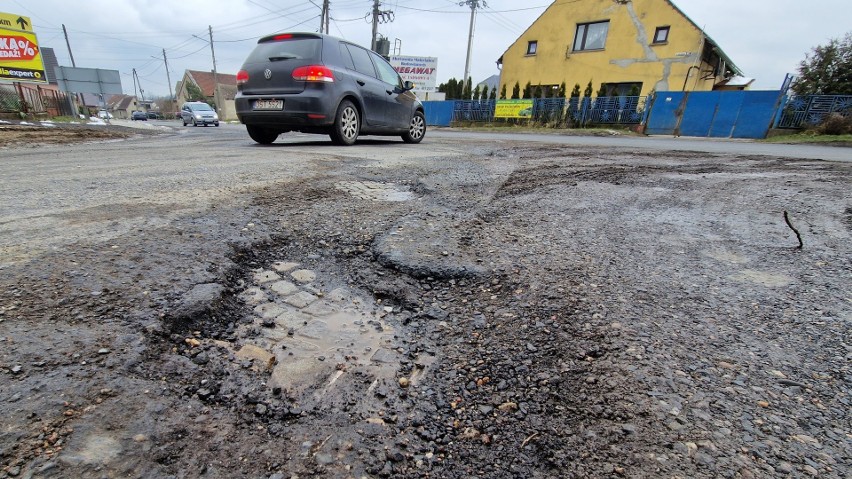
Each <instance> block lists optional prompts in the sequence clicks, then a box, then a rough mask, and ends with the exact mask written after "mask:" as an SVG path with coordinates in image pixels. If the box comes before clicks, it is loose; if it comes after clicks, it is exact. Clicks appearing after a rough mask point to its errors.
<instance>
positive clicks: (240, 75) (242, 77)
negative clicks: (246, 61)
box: [237, 70, 249, 85]
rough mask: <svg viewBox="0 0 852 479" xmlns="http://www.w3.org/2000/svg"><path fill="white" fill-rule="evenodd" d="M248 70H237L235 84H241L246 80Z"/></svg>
mask: <svg viewBox="0 0 852 479" xmlns="http://www.w3.org/2000/svg"><path fill="white" fill-rule="evenodd" d="M248 78H249V77H248V72H247V71H245V70H240V71H238V72H237V85H242V84H243V83H247V82H248Z"/></svg>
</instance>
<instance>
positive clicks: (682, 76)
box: [497, 0, 751, 98]
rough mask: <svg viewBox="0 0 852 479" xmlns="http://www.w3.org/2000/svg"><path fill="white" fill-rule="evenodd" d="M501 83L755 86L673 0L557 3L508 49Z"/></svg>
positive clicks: (639, 88) (648, 88)
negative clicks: (751, 84)
mask: <svg viewBox="0 0 852 479" xmlns="http://www.w3.org/2000/svg"><path fill="white" fill-rule="evenodd" d="M497 63H498V65H502V74H501V78H500V85H501V88H502V87H504V86H505V88H506V97H507V98H508V97H511V95H512V91H513V89H514V87H515V84H516V83H517V84H518V85H520V88H521V92H522V93H523V89H524V87H525V85H526V84H527V83H530V84H531V85H533V86H536V85H541V86H542V88H543V89H545V90H548V89H549V90H550V91H549V92H548V93H545V95H547V96H555V93H556V90H557V89H558V88H559V85H560V84H561V83H562V82H565V85H566V89H567V90H568V92H569V93H570V91H571V90H572V89H573V87H574V85H580V88H581V90H584V89H585V88H586V86H587V85H588V83H589V81H591V82H592V86H593V89H594V91H595V92H598V91H603V92H605V93H606V96H611V95H647V94H649V93H650V92H652V91H681V90H686V91H707V90H713V89H732V88H733V89H745V88H746V87H747V86H748V84H750V83H751V80H750V79H747V78H743V77H742V76H741V75H742V72H741V71H740V69H739V68H737V66H736V65H734V63H733V62H732V61H731V59H730V58H728V56H727V55H726V54H725V53H724V52H723V51H722V49H721V48H719V46H718V45H717V44H716V43H715V42H714V41H713V40H712V39H710V37H708V36H707V35H706V34H705V33H704V32H703V31H702V30H701V29H700V28H699V27H698V25H696V24H695V23H694V22H693V21H692V20H690V19H689V17H687V16H686V15H685V14H684V13H683V12H682V11H680V9H678V8H677V6H675V4H674V3H672V2H671V1H669V0H556V1H554V2H553V4H552V5H550V6H549V7H548V8H547V10H545V11H544V13H542V14H541V16H540V17H539V18H538V19H537V20H536V21H535V22H533V24H532V25H531V26H530V27H529V28H528V29H527V30H526V31H525V32H524V33H523V34H522V35H521V36H520V38H518V39H517V40H515V42H514V43H512V45H511V46H510V47H509V49H508V50H506V52H505V53H503V56H501V57H500V59H499V60H498V61H497Z"/></svg>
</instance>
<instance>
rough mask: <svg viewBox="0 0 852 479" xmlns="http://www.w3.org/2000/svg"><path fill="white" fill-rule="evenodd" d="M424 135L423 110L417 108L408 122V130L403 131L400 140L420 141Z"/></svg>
mask: <svg viewBox="0 0 852 479" xmlns="http://www.w3.org/2000/svg"><path fill="white" fill-rule="evenodd" d="M424 136H426V117H425V116H423V112H422V111H420V110H418V111H415V112H414V115H412V116H411V122H410V123H409V124H408V131H406V132H405V133H403V135H402V141H404V142H406V143H420V142H421V141H423V137H424Z"/></svg>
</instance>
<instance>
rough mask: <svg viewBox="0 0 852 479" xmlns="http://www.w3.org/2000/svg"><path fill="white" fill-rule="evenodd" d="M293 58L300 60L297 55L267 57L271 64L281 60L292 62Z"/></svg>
mask: <svg viewBox="0 0 852 479" xmlns="http://www.w3.org/2000/svg"><path fill="white" fill-rule="evenodd" d="M294 58H301V57H299V56H298V55H278V56H274V57H269V61H271V62H279V61H281V60H292V59H294Z"/></svg>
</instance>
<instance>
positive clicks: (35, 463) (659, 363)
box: [0, 125, 852, 478]
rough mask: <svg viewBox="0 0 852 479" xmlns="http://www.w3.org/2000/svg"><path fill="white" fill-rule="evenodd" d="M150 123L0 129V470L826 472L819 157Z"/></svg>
mask: <svg viewBox="0 0 852 479" xmlns="http://www.w3.org/2000/svg"><path fill="white" fill-rule="evenodd" d="M178 131H179V132H180V134H167V135H147V136H144V137H132V138H130V139H127V140H123V141H119V142H110V143H96V144H85V145H64V146H62V147H55V146H40V147H37V148H19V149H16V148H10V149H6V150H4V158H3V161H2V163H0V179H2V182H3V189H2V192H0V197H2V202H0V211H2V214H0V384H2V388H0V418H2V419H0V478H6V477H34V478H36V477H38V478H41V477H44V478H53V477H56V478H60V477H97V478H100V477H139V478H163V477H175V478H184V477H186V478H196V477H211V478H213V477H249V478H289V477H330V478H338V477H339V478H349V477H357V478H360V477H400V478H402V477H442V478H468V477H482V478H503V477H505V478H509V477H578V478H580V477H636V478H640V477H731V478H749V477H838V478H840V477H845V476H848V473H849V470H850V465H852V419H850V414H849V410H850V409H852V408H850V400H852V398H850V390H852V371H850V363H852V343H850V339H849V338H850V337H852V334H850V321H852V291H850V280H849V278H850V270H852V264H850V262H852V260H850V258H852V254H850V253H852V251H850V250H852V246H850V245H852V242H850V233H852V203H850V199H849V194H848V192H849V190H850V178H852V176H850V167H852V166H851V165H850V164H849V163H840V162H830V161H817V160H802V159H794V158H779V157H771V156H754V155H748V156H747V155H738V154H734V153H724V154H712V153H701V152H684V151H677V152H675V151H655V150H650V149H645V148H630V147H619V148H607V147H603V148H602V147H595V146H588V145H586V146H571V145H556V144H547V143H543V142H536V143H527V142H524V141H522V137H521V138H518V139H514V140H513V139H511V137H507V138H504V139H501V140H494V139H488V140H487V141H478V140H476V136H475V135H474V136H469V137H464V138H452V137H447V135H442V136H440V137H437V138H436V137H432V138H431V139H430V137H429V136H427V139H426V140H425V141H424V143H423V144H422V145H420V146H410V145H404V144H402V143H401V142H397V141H385V140H380V141H377V140H369V139H368V140H366V141H362V142H360V143H359V144H358V145H356V146H354V147H351V148H342V147H333V146H330V145H329V144H328V143H327V142H326V141H324V139H320V138H318V137H313V136H299V135H287V136H285V137H284V138H285V139H284V140H283V142H280V143H277V144H275V145H273V146H271V147H258V146H255V145H254V144H253V143H252V142H251V141H250V140H249V139H248V137H247V136H246V135H245V133H244V131H243V130H242V129H241V128H239V127H236V126H232V125H223V127H221V128H219V129H215V130H211V129H178ZM436 136H438V135H436ZM605 140H606V139H603V140H602V141H605ZM784 211H787V212H788V214H789V217H790V220H791V222H792V224H793V225H794V226H795V227H796V228H797V229H798V230H799V231H800V233H801V235H802V239H803V242H804V247H803V248H802V249H798V248H797V246H798V242H797V240H796V237H795V234H794V233H793V232H792V231H791V230H790V228H789V227H788V226H787V225H786V224H785V222H784V217H783V214H784Z"/></svg>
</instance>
